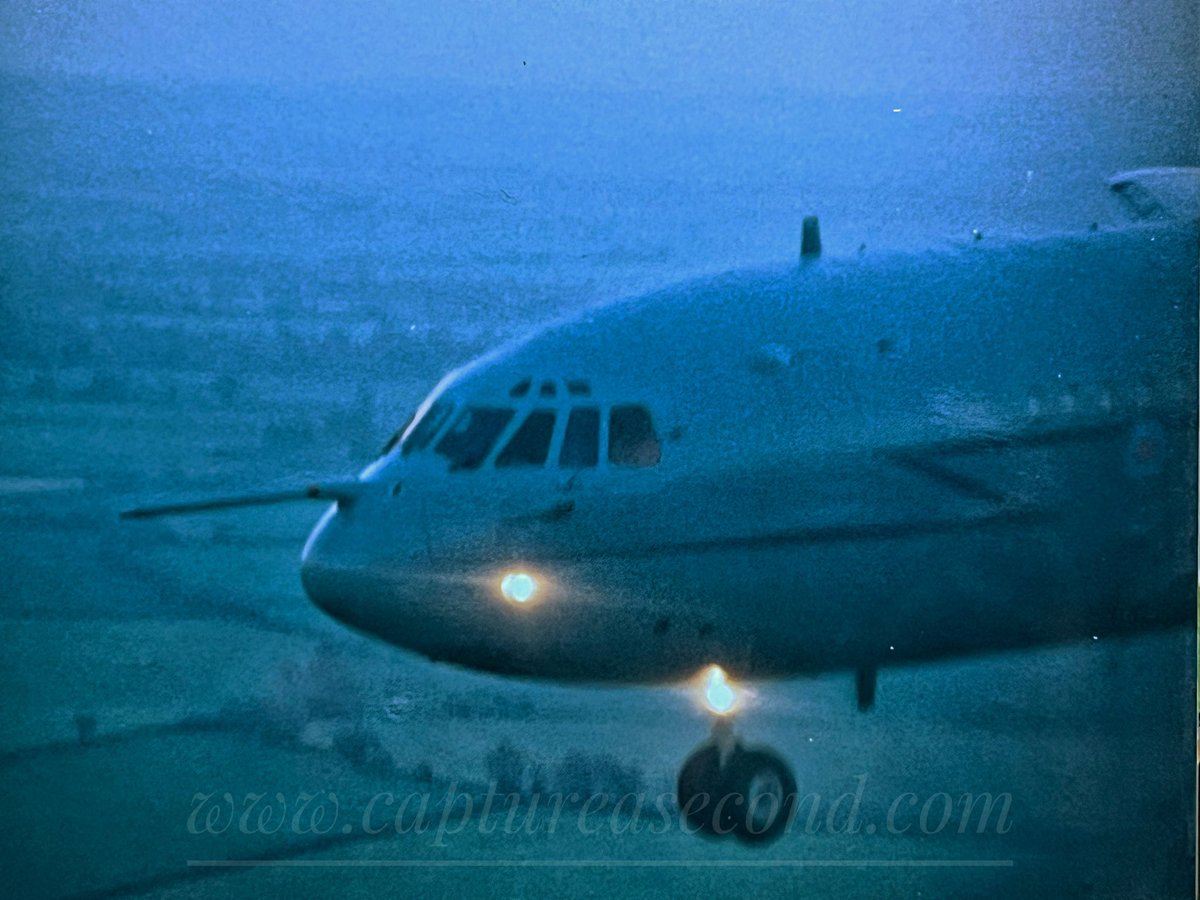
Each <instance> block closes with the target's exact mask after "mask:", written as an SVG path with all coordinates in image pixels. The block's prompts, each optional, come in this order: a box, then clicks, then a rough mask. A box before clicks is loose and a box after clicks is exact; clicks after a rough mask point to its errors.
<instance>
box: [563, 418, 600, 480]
mask: <svg viewBox="0 0 1200 900" xmlns="http://www.w3.org/2000/svg"><path fill="white" fill-rule="evenodd" d="M599 461H600V410H599V409H597V408H596V407H594V406H579V407H576V408H575V409H573V410H571V417H570V418H569V419H567V431H566V434H564V435H563V443H562V450H560V451H559V454H558V464H559V465H560V466H562V467H563V468H564V469H580V468H584V467H585V466H594V465H596V463H597V462H599Z"/></svg>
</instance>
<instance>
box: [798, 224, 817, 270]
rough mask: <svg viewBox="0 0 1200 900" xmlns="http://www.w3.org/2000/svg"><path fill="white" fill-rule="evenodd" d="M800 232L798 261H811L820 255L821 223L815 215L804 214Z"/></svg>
mask: <svg viewBox="0 0 1200 900" xmlns="http://www.w3.org/2000/svg"><path fill="white" fill-rule="evenodd" d="M802 228H803V230H802V231H801V233H800V262H802V263H806V262H812V261H813V260H814V259H816V258H817V257H818V256H820V255H821V223H820V221H819V220H818V219H817V217H816V216H805V217H804V225H803V226H802Z"/></svg>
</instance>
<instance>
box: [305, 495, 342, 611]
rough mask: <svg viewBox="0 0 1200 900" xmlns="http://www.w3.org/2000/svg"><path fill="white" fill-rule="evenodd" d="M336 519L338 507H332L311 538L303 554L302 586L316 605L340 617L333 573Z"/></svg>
mask: <svg viewBox="0 0 1200 900" xmlns="http://www.w3.org/2000/svg"><path fill="white" fill-rule="evenodd" d="M337 515H338V509H337V507H336V506H331V507H330V508H329V509H328V510H326V511H325V514H324V515H323V516H321V519H320V521H319V522H317V524H316V527H314V528H313V530H312V533H311V534H309V536H308V540H307V541H306V542H305V544H304V551H303V552H302V553H301V554H300V583H301V584H302V585H303V586H304V593H306V594H307V595H308V599H309V600H311V601H312V602H313V604H314V605H316V606H317V607H319V608H320V609H322V610H324V611H325V612H327V613H329V614H330V615H333V616H335V617H336V616H337V615H338V606H339V604H338V591H337V589H336V585H337V581H336V579H335V578H334V577H333V571H332V569H333V566H332V562H333V559H332V558H333V556H334V548H333V546H332V545H333V544H334V543H335V542H336V537H335V536H334V534H333V532H334V531H335V530H336V528H337V527H338V524H339V523H337V522H336V521H335V520H336V519H337Z"/></svg>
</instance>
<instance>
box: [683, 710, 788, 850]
mask: <svg viewBox="0 0 1200 900" xmlns="http://www.w3.org/2000/svg"><path fill="white" fill-rule="evenodd" d="M677 796H678V800H679V809H680V811H681V812H682V813H683V818H684V821H685V822H687V824H688V825H689V826H690V827H691V828H692V829H693V830H694V831H696V832H697V833H699V834H703V835H707V836H709V837H714V838H723V837H729V836H730V835H732V836H733V837H735V838H737V839H738V840H740V841H743V842H744V843H748V844H765V843H769V842H770V841H773V840H775V839H776V838H778V837H779V836H780V835H781V834H783V832H784V830H785V829H786V828H787V826H788V823H789V822H790V821H791V818H792V814H793V813H794V812H795V808H796V779H795V776H793V775H792V770H791V768H790V767H789V766H788V764H787V763H786V762H785V761H784V760H783V758H782V757H781V756H780V755H779V754H777V753H776V752H775V751H773V750H771V749H769V748H767V747H762V746H756V747H746V746H744V745H743V744H742V742H741V739H740V738H738V737H737V735H735V734H734V732H733V723H732V722H731V721H730V720H728V719H725V718H717V719H715V720H714V723H713V733H712V736H711V737H710V738H709V739H708V740H706V741H705V742H704V743H702V744H701V745H700V746H699V747H697V748H696V749H695V750H693V751H692V753H691V755H690V756H688V758H687V759H686V760H684V763H683V766H682V768H680V770H679V781H678V785H677Z"/></svg>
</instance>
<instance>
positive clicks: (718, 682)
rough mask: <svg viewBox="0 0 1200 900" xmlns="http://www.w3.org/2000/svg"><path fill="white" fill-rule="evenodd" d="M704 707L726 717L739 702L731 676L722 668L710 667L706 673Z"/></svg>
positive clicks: (703, 694)
mask: <svg viewBox="0 0 1200 900" xmlns="http://www.w3.org/2000/svg"><path fill="white" fill-rule="evenodd" d="M702 696H703V699H704V705H705V706H707V707H708V709H709V712H711V713H713V714H714V715H718V716H725V715H728V714H729V713H731V712H733V710H734V708H735V707H736V706H737V702H738V690H737V688H735V687H734V686H733V685H732V684H730V682H729V676H728V675H726V674H725V670H724V669H722V668H721V667H720V666H716V665H714V666H709V667H708V668H707V669H706V670H705V671H704V682H703V693H702Z"/></svg>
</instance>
